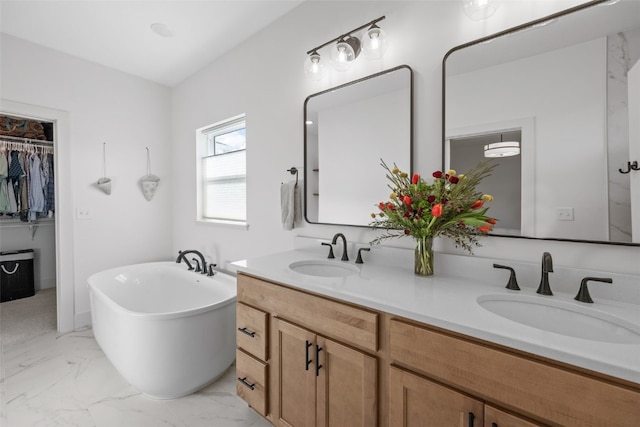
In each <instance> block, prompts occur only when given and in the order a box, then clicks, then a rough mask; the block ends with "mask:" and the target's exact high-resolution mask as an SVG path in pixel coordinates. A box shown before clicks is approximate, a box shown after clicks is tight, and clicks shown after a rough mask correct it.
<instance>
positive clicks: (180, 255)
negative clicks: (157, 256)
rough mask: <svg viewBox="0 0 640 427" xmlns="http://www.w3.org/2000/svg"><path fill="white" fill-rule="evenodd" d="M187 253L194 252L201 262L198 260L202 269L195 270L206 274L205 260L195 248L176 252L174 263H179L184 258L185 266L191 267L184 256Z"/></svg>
mask: <svg viewBox="0 0 640 427" xmlns="http://www.w3.org/2000/svg"><path fill="white" fill-rule="evenodd" d="M187 254H194V255H197V256H198V257H199V258H200V261H201V262H200V264H199V266H200V265H201V266H202V270H196V272H200V273H202V274H206V273H207V262H206V261H205V259H204V255H202V253H201V252H199V251H196V250H195V249H189V250H188V251H180V252H178V258H176V263H178V264H180V262H181V261H183V260H184V262H185V263H186V264H187V266H189V267H191V264H190V263H189V261H188V260H187V258H186V256H187ZM194 260H196V258H194ZM196 261H197V260H196ZM189 270H193V267H191V268H189Z"/></svg>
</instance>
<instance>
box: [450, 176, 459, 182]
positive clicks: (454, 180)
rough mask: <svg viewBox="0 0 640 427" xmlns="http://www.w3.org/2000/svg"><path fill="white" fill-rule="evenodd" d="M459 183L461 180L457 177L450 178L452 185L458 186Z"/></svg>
mask: <svg viewBox="0 0 640 427" xmlns="http://www.w3.org/2000/svg"><path fill="white" fill-rule="evenodd" d="M458 181H460V179H459V178H458V177H457V176H450V177H449V182H450V183H452V184H457V183H458Z"/></svg>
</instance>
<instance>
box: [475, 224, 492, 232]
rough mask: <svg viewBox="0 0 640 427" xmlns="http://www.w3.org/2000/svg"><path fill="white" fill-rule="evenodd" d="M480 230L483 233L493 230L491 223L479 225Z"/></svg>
mask: <svg viewBox="0 0 640 427" xmlns="http://www.w3.org/2000/svg"><path fill="white" fill-rule="evenodd" d="M478 230H479V231H480V232H481V233H488V232H489V231H490V230H491V226H490V225H481V226H480V227H478Z"/></svg>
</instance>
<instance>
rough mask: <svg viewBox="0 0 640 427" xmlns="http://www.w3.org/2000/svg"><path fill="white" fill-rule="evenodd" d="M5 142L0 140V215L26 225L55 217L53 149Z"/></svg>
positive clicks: (16, 142)
mask: <svg viewBox="0 0 640 427" xmlns="http://www.w3.org/2000/svg"><path fill="white" fill-rule="evenodd" d="M6 138H7V139H5V137H2V136H0V153H1V154H2V155H0V214H2V215H5V216H6V217H19V218H20V220H21V221H24V222H27V221H36V220H37V219H38V218H39V217H44V216H48V217H50V218H51V217H53V214H54V211H55V178H54V164H55V162H54V159H53V149H52V146H51V145H50V143H47V142H43V143H41V142H39V141H33V142H32V141H30V140H28V141H22V140H21V141H15V140H13V139H8V138H10V137H6ZM14 139H15V138H14Z"/></svg>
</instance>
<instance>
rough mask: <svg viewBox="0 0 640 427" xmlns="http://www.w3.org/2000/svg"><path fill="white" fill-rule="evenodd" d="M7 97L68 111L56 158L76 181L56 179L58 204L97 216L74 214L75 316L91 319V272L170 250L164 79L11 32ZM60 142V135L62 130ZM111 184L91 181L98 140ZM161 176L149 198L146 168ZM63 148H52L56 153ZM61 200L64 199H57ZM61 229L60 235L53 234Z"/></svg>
mask: <svg viewBox="0 0 640 427" xmlns="http://www.w3.org/2000/svg"><path fill="white" fill-rule="evenodd" d="M0 52H1V53H0V55H1V56H0V59H1V63H0V66H1V68H0V71H1V73H0V75H1V77H0V89H1V93H2V98H3V99H6V100H11V101H15V102H19V103H24V104H31V105H34V106H40V107H46V108H48V109H55V110H61V111H65V112H67V113H68V117H69V123H68V124H67V125H68V129H69V137H68V140H64V141H60V143H61V144H65V146H64V149H63V150H62V153H63V154H62V155H64V156H67V157H68V158H66V159H60V158H58V159H57V160H56V161H57V162H58V164H62V165H68V170H67V171H64V172H65V173H68V174H70V180H69V181H70V182H71V188H58V189H57V195H58V197H59V198H60V199H59V200H58V201H57V203H56V205H57V208H58V209H63V207H64V208H65V209H66V210H67V212H71V213H69V214H68V215H69V216H72V215H73V212H75V209H76V208H83V209H88V210H89V211H90V212H91V214H92V219H85V220H78V219H75V218H74V219H73V233H72V237H71V236H68V235H65V236H62V238H63V239H72V242H69V245H65V248H67V249H65V250H68V251H70V252H72V261H70V264H72V271H73V274H72V276H73V277H72V281H71V282H72V283H66V282H65V283H58V284H57V285H58V287H65V288H67V287H72V288H73V307H74V309H73V312H74V317H75V319H74V322H73V323H74V326H75V327H76V328H77V327H80V326H83V325H85V324H87V323H88V322H89V321H90V316H89V314H90V311H89V310H90V308H89V295H88V289H87V278H88V276H90V275H91V274H93V273H95V272H97V271H100V270H103V269H106V268H110V267H115V266H118V265H123V264H130V263H135V262H144V261H152V260H161V259H168V258H169V255H170V248H171V235H170V233H168V232H166V231H165V230H169V229H170V228H171V205H172V204H173V203H174V200H173V198H172V194H171V192H172V191H173V187H172V185H171V172H172V171H171V168H170V163H171V157H170V156H171V150H170V149H169V145H170V141H171V137H170V127H171V120H170V107H169V105H170V90H169V88H167V87H164V86H161V85H158V84H155V83H151V82H148V81H145V80H143V79H140V78H137V77H133V76H130V75H127V74H125V73H121V72H119V71H115V70H112V69H110V68H106V67H103V66H100V65H97V64H93V63H90V62H87V61H84V60H80V59H78V58H75V57H72V56H69V55H66V54H62V53H60V52H57V51H54V50H51V49H48V48H45V47H42V46H39V45H35V44H32V43H29V42H26V41H24V40H21V39H17V38H14V37H11V36H7V35H5V34H3V35H2V39H1V45H0ZM56 141H57V142H58V140H56ZM103 142H106V143H107V174H108V175H109V177H111V178H112V180H113V187H112V193H111V195H110V196H107V195H105V194H104V193H102V192H100V191H99V190H97V189H95V188H94V187H93V185H92V184H93V183H95V181H96V180H97V179H98V178H100V177H101V175H102V143H103ZM145 147H149V148H150V150H151V166H152V172H153V173H155V174H156V175H158V176H159V177H160V179H161V181H160V186H159V188H158V191H157V193H156V195H155V198H154V199H152V200H151V201H150V202H148V201H147V200H146V199H145V198H144V197H143V195H142V192H141V190H140V189H139V188H138V184H137V182H138V180H139V178H140V177H142V176H143V175H145V174H146V152H145ZM60 153H61V151H60V150H58V151H57V152H56V156H58V157H60ZM60 203H63V204H64V206H60ZM57 237H58V238H60V236H57Z"/></svg>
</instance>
